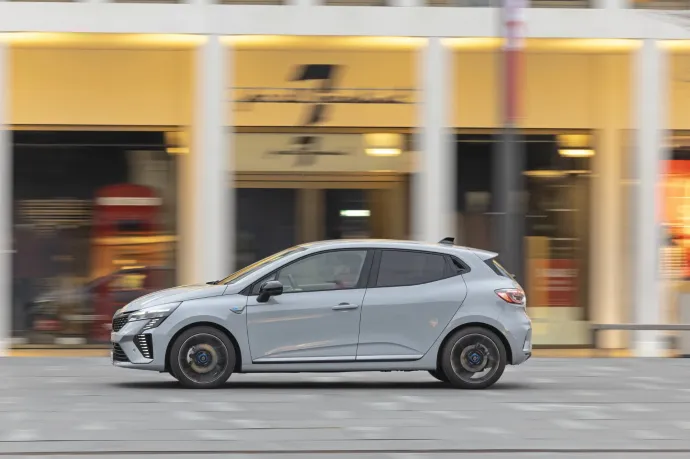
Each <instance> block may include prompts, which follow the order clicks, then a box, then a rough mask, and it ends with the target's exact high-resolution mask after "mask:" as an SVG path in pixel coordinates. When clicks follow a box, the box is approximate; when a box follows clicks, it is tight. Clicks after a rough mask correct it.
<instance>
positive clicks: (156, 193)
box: [12, 131, 176, 344]
mask: <svg viewBox="0 0 690 459" xmlns="http://www.w3.org/2000/svg"><path fill="white" fill-rule="evenodd" d="M13 153H14V159H13V162H14V214H15V215H14V222H15V227H14V249H15V257H14V267H13V268H14V288H13V300H14V301H13V303H14V304H13V324H12V325H13V335H14V337H15V339H17V341H19V343H22V342H24V343H31V344H34V343H35V344H61V343H70V344H84V343H106V342H108V341H109V338H110V319H111V317H112V315H113V313H114V312H115V311H116V310H117V309H118V308H120V307H122V306H124V305H125V304H127V303H128V302H130V301H132V300H134V299H135V298H137V297H139V296H142V295H145V294H147V293H150V292H152V291H155V290H159V289H161V288H167V287H172V286H174V285H175V282H176V276H175V252H176V237H175V234H176V228H175V226H176V225H175V223H176V207H175V202H176V200H175V194H176V191H175V188H176V156H175V155H171V154H169V153H168V152H167V150H166V143H165V135H164V133H163V132H140V131H138V132H117V131H104V132H95V131H90V132H86V131H15V132H14V134H13Z"/></svg>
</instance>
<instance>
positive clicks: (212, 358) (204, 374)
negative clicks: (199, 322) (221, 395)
mask: <svg viewBox="0 0 690 459" xmlns="http://www.w3.org/2000/svg"><path fill="white" fill-rule="evenodd" d="M235 359H236V356H235V348H234V347H233V345H232V342H230V339H228V337H227V336H226V335H225V333H223V332H221V331H220V330H217V329H215V328H213V327H194V328H190V329H189V330H186V331H185V332H184V333H182V334H181V335H180V336H178V337H177V339H176V340H175V342H174V343H173V347H172V350H171V352H170V369H171V374H173V375H174V377H176V378H177V379H178V380H179V381H180V384H182V386H184V387H187V388H191V389H214V388H217V387H220V386H222V385H223V384H224V383H225V382H226V381H227V380H228V378H229V377H230V375H231V374H232V372H233V369H234V368H235V361H236V360H235Z"/></svg>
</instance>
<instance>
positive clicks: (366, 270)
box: [240, 247, 374, 296]
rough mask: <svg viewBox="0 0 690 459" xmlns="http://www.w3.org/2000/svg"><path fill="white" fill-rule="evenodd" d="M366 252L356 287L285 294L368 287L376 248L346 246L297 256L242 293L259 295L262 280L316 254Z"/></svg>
mask: <svg viewBox="0 0 690 459" xmlns="http://www.w3.org/2000/svg"><path fill="white" fill-rule="evenodd" d="M353 251H356V252H362V251H364V252H366V255H365V257H364V264H363V265H362V272H361V273H360V274H359V279H358V280H357V285H355V286H354V287H350V288H342V289H328V290H309V291H308V292H284V293H283V295H288V294H290V293H318V292H337V291H341V290H357V289H362V288H367V281H368V280H369V277H370V273H371V268H372V261H373V258H374V249H372V248H371V247H344V248H338V249H335V248H334V249H328V250H320V251H318V252H312V253H309V254H306V255H304V256H302V257H300V258H297V259H296V260H292V261H291V262H289V263H286V264H284V265H283V266H280V267H278V268H276V269H274V270H273V271H271V272H270V273H268V274H266V275H265V276H263V277H262V278H261V279H259V280H257V281H255V282H252V283H251V284H249V285H248V286H246V287H245V288H243V289H242V291H240V295H244V296H258V295H257V294H254V293H252V292H253V290H254V288H255V287H256V286H257V285H259V284H260V283H262V282H266V281H267V280H268V279H270V278H271V277H273V276H275V275H276V274H277V273H279V272H280V271H281V270H283V269H285V268H287V267H288V266H290V265H292V264H294V263H297V262H299V261H303V260H306V259H307V258H310V257H314V256H316V255H323V254H325V253H333V252H353Z"/></svg>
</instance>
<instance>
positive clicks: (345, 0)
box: [323, 0, 388, 6]
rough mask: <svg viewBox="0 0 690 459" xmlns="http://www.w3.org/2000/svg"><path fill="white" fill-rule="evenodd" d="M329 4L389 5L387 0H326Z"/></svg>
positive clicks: (324, 3) (325, 3)
mask: <svg viewBox="0 0 690 459" xmlns="http://www.w3.org/2000/svg"><path fill="white" fill-rule="evenodd" d="M323 5H327V6H388V1H386V0H324V1H323Z"/></svg>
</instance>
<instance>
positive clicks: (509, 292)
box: [496, 288, 525, 306]
mask: <svg viewBox="0 0 690 459" xmlns="http://www.w3.org/2000/svg"><path fill="white" fill-rule="evenodd" d="M496 295H498V296H499V297H500V298H501V299H502V300H503V301H505V302H506V303H510V304H517V305H520V306H524V304H525V292H523V291H522V289H519V288H502V289H500V290H496Z"/></svg>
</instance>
